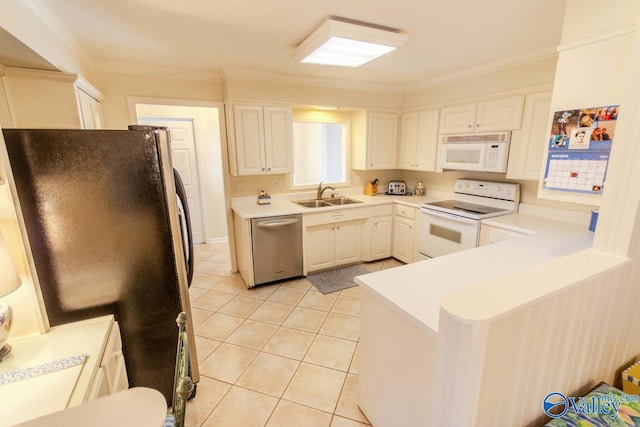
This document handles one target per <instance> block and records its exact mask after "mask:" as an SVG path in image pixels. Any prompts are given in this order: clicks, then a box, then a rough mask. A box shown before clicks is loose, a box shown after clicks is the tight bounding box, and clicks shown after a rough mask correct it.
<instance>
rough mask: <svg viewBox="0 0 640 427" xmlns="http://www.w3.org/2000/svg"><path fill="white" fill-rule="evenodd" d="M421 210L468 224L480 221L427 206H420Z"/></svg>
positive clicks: (426, 213) (424, 212) (427, 213)
mask: <svg viewBox="0 0 640 427" xmlns="http://www.w3.org/2000/svg"><path fill="white" fill-rule="evenodd" d="M420 210H421V211H422V213H423V214H425V215H433V216H439V217H441V218H447V219H450V220H453V221H458V222H463V223H466V224H478V221H476V220H475V219H469V218H463V217H461V216H458V215H453V214H450V213H446V212H440V211H434V210H431V209H427V208H420Z"/></svg>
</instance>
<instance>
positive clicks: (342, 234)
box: [334, 220, 361, 265]
mask: <svg viewBox="0 0 640 427" xmlns="http://www.w3.org/2000/svg"><path fill="white" fill-rule="evenodd" d="M334 228H335V229H334V232H335V234H334V236H335V237H334V239H335V240H334V254H335V264H336V265H340V264H348V263H352V262H358V261H360V228H361V221H360V220H356V221H345V222H339V223H336V224H334Z"/></svg>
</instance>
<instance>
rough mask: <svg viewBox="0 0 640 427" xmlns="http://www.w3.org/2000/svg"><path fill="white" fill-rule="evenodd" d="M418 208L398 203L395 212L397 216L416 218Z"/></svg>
mask: <svg viewBox="0 0 640 427" xmlns="http://www.w3.org/2000/svg"><path fill="white" fill-rule="evenodd" d="M416 211H417V209H416V208H411V207H409V206H403V205H396V206H395V208H394V213H395V215H396V216H401V217H403V218H409V219H416Z"/></svg>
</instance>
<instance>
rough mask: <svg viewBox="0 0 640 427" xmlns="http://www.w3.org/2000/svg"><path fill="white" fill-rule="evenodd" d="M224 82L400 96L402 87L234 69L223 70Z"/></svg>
mask: <svg viewBox="0 0 640 427" xmlns="http://www.w3.org/2000/svg"><path fill="white" fill-rule="evenodd" d="M224 75H225V80H227V81H228V80H233V79H246V80H257V81H263V82H271V83H283V84H298V85H302V86H313V87H320V88H332V89H350V90H362V91H375V92H386V93H396V94H401V93H402V92H403V90H402V86H400V85H391V84H383V83H373V82H362V81H351V80H341V79H322V78H317V77H306V76H299V75H293V74H282V73H274V72H265V71H251V70H243V69H235V68H224Z"/></svg>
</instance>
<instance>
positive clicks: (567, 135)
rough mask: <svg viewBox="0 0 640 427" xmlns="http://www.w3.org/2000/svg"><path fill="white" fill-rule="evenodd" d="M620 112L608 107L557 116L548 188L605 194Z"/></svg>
mask: <svg viewBox="0 0 640 427" xmlns="http://www.w3.org/2000/svg"><path fill="white" fill-rule="evenodd" d="M619 112H620V107H619V106H618V105H607V106H601V107H588V108H576V109H571V110H562V111H556V112H555V113H554V114H553V119H552V120H553V123H552V125H551V136H550V138H549V140H548V144H549V146H548V147H549V150H548V155H547V165H546V170H545V175H544V181H543V185H544V187H545V188H547V189H550V190H559V191H571V192H578V193H588V194H602V191H603V190H604V187H605V180H606V174H607V166H608V165H609V154H610V152H611V147H612V144H613V140H614V137H615V129H616V123H617V122H616V120H617V118H618V113H619Z"/></svg>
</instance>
